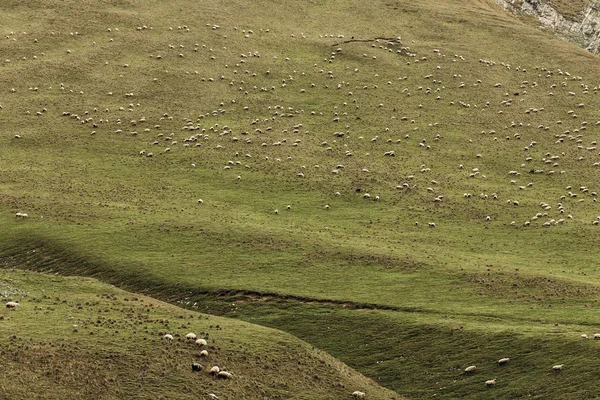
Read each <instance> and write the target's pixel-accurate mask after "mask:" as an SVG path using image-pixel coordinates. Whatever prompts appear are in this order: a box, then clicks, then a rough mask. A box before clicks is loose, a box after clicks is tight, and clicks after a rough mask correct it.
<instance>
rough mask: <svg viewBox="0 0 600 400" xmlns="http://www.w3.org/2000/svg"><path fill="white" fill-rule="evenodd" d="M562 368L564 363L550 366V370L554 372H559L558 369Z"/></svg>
mask: <svg viewBox="0 0 600 400" xmlns="http://www.w3.org/2000/svg"><path fill="white" fill-rule="evenodd" d="M564 368H565V365H564V364H558V365H554V366H553V367H552V371H554V372H560V371H562V370H563V369H564Z"/></svg>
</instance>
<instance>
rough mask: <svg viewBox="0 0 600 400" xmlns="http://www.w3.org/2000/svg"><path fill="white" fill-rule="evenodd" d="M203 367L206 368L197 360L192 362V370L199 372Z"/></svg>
mask: <svg viewBox="0 0 600 400" xmlns="http://www.w3.org/2000/svg"><path fill="white" fill-rule="evenodd" d="M202 368H204V367H203V366H202V364H200V363H197V362H195V363H192V371H194V372H199V371H202Z"/></svg>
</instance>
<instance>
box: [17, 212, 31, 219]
mask: <svg viewBox="0 0 600 400" xmlns="http://www.w3.org/2000/svg"><path fill="white" fill-rule="evenodd" d="M15 217H17V218H29V215H27V213H20V212H18V213H16V214H15Z"/></svg>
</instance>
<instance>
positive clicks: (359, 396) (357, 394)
mask: <svg viewBox="0 0 600 400" xmlns="http://www.w3.org/2000/svg"><path fill="white" fill-rule="evenodd" d="M365 396H366V395H365V392H361V391H359V390H355V391H354V392H352V397H354V398H355V399H364V398H365Z"/></svg>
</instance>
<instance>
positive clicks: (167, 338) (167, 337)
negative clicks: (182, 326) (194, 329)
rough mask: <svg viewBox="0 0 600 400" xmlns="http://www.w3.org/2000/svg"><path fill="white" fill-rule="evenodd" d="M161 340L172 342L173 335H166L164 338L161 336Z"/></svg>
mask: <svg viewBox="0 0 600 400" xmlns="http://www.w3.org/2000/svg"><path fill="white" fill-rule="evenodd" d="M163 339H165V340H173V335H171V334H169V333H167V334H166V335H165V336H163Z"/></svg>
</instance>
